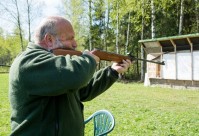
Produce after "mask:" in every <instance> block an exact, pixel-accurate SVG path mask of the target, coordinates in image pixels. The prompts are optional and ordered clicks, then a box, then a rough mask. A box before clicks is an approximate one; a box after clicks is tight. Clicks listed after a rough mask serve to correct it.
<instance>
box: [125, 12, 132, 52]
mask: <svg viewBox="0 0 199 136" xmlns="http://www.w3.org/2000/svg"><path fill="white" fill-rule="evenodd" d="M130 22H131V14H130V12H129V21H128V27H127V34H126V46H125V54H127V53H128V45H129V31H130Z"/></svg>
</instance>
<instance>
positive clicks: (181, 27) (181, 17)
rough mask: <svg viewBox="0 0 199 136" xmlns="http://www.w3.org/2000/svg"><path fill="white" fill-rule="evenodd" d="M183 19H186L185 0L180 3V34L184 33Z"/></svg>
mask: <svg viewBox="0 0 199 136" xmlns="http://www.w3.org/2000/svg"><path fill="white" fill-rule="evenodd" d="M183 20H184V0H181V3H180V21H179V32H178V34H179V35H181V34H182V29H183Z"/></svg>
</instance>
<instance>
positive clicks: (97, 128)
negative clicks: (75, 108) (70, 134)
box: [84, 110, 115, 136]
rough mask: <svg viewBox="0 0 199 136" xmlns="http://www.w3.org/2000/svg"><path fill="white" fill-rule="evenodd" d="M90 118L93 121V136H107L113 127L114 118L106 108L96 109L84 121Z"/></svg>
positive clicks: (86, 121)
mask: <svg viewBox="0 0 199 136" xmlns="http://www.w3.org/2000/svg"><path fill="white" fill-rule="evenodd" d="M92 119H93V122H94V136H107V134H108V133H110V132H111V131H112V130H113V129H114V126H115V119H114V117H113V115H112V114H111V113H110V112H109V111H107V110H99V111H96V112H95V113H93V114H92V115H91V116H90V117H88V119H86V120H85V121H84V123H85V124H87V123H88V122H89V121H90V120H92Z"/></svg>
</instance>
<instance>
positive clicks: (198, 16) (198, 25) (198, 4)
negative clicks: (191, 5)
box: [195, 0, 199, 33]
mask: <svg viewBox="0 0 199 136" xmlns="http://www.w3.org/2000/svg"><path fill="white" fill-rule="evenodd" d="M195 3H196V4H195V5H196V6H195V15H196V29H197V30H196V32H197V33H198V32H199V2H198V0H195Z"/></svg>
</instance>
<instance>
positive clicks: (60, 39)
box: [54, 21, 77, 50]
mask: <svg viewBox="0 0 199 136" xmlns="http://www.w3.org/2000/svg"><path fill="white" fill-rule="evenodd" d="M58 32H59V33H58V35H57V36H56V37H55V40H54V46H55V47H56V48H64V49H70V50H75V49H76V48H77V43H76V41H75V32H74V30H73V27H72V25H71V24H69V23H66V22H64V21H63V22H62V23H60V26H59V27H58Z"/></svg>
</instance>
